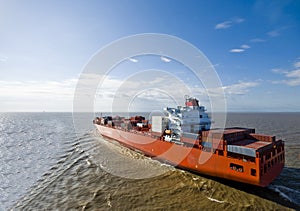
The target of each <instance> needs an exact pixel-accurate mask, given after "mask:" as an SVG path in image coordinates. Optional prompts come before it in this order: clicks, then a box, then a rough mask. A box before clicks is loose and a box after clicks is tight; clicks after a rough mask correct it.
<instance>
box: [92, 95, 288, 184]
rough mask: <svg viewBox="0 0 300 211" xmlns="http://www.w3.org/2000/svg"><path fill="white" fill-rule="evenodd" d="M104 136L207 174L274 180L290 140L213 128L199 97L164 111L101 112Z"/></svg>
mask: <svg viewBox="0 0 300 211" xmlns="http://www.w3.org/2000/svg"><path fill="white" fill-rule="evenodd" d="M93 123H94V124H95V126H96V127H97V129H98V130H99V131H100V134H101V135H102V136H104V137H108V138H109V140H110V139H113V140H116V141H118V142H120V143H121V144H122V145H125V146H126V147H128V148H131V149H134V150H138V151H140V152H142V153H144V154H145V155H146V156H150V157H152V158H154V159H157V160H159V161H162V162H167V163H169V164H171V165H174V166H176V167H179V168H182V169H187V170H189V171H192V172H196V173H199V174H203V175H209V176H212V177H219V178H224V179H228V180H233V181H237V182H242V183H247V184H252V185H256V186H261V187H266V186H268V185H269V184H270V183H271V182H272V181H273V180H274V179H275V178H276V177H277V176H278V175H279V174H280V172H281V171H282V169H283V166H284V161H285V156H284V142H283V141H282V140H276V138H275V136H270V135H262V134H256V133H255V129H251V128H241V127H233V128H225V129H211V123H212V121H211V119H210V118H209V116H208V114H207V113H206V109H205V107H204V106H201V105H199V101H198V100H197V99H196V98H194V97H186V99H185V106H178V107H177V108H165V109H164V112H163V115H157V116H154V115H152V116H151V118H149V120H147V119H145V117H143V116H134V117H130V118H125V117H120V116H115V117H112V116H101V117H96V118H95V119H94V120H93Z"/></svg>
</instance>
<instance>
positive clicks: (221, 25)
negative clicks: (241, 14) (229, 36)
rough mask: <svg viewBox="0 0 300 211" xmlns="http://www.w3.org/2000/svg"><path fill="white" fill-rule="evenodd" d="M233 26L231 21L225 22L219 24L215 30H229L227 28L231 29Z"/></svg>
mask: <svg viewBox="0 0 300 211" xmlns="http://www.w3.org/2000/svg"><path fill="white" fill-rule="evenodd" d="M231 25H232V22H231V21H224V22H222V23H218V24H217V25H216V26H215V29H227V28H229V27H231Z"/></svg>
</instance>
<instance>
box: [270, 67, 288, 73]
mask: <svg viewBox="0 0 300 211" xmlns="http://www.w3.org/2000/svg"><path fill="white" fill-rule="evenodd" d="M271 71H272V72H273V73H286V72H287V71H286V70H284V69H280V68H273V69H271Z"/></svg>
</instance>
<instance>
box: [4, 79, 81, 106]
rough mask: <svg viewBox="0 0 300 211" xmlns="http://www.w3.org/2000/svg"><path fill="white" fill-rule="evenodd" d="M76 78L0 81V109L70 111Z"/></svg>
mask: <svg viewBox="0 0 300 211" xmlns="http://www.w3.org/2000/svg"><path fill="white" fill-rule="evenodd" d="M76 83H77V79H67V80H63V81H3V80H2V81H0V108H1V111H43V110H47V111H71V110H72V101H73V95H74V90H75V85H76Z"/></svg>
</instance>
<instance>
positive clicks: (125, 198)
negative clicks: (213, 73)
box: [0, 112, 300, 210]
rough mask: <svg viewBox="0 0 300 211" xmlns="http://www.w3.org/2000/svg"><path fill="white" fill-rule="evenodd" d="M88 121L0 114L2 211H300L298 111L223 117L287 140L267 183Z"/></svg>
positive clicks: (61, 115) (61, 116) (230, 123)
mask: <svg viewBox="0 0 300 211" xmlns="http://www.w3.org/2000/svg"><path fill="white" fill-rule="evenodd" d="M82 118H85V117H84V115H83V117H82ZM89 122H90V124H87V125H85V126H84V127H82V128H81V131H80V132H78V131H76V133H75V130H74V126H73V118H72V114H71V113H46V112H44V113H0V144H1V145H0V146H1V149H0V210H9V209H13V210H54V209H59V210H74V209H75V210H201V209H205V210H220V209H222V210H300V113H229V114H228V116H227V124H226V126H227V127H231V126H241V127H251V128H256V132H257V133H263V134H271V135H276V136H277V138H280V139H283V140H284V141H285V152H286V163H285V168H284V169H283V171H282V173H281V175H280V176H279V177H278V178H277V179H276V180H274V181H273V182H272V184H271V185H269V186H268V187H267V188H259V187H253V186H249V185H244V184H240V183H235V182H230V181H225V180H220V179H215V178H210V177H205V176H203V175H197V174H194V173H190V172H188V171H184V170H181V169H177V168H174V167H173V166H169V165H166V164H162V163H160V162H158V161H155V160H152V159H150V158H148V157H145V156H143V155H142V154H140V153H139V152H136V151H132V150H129V149H127V148H126V147H123V146H121V145H120V144H118V143H116V142H111V141H108V140H107V139H104V138H102V137H101V136H100V135H99V133H98V132H97V131H96V129H95V128H94V126H93V125H92V119H91V120H90V121H89Z"/></svg>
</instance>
